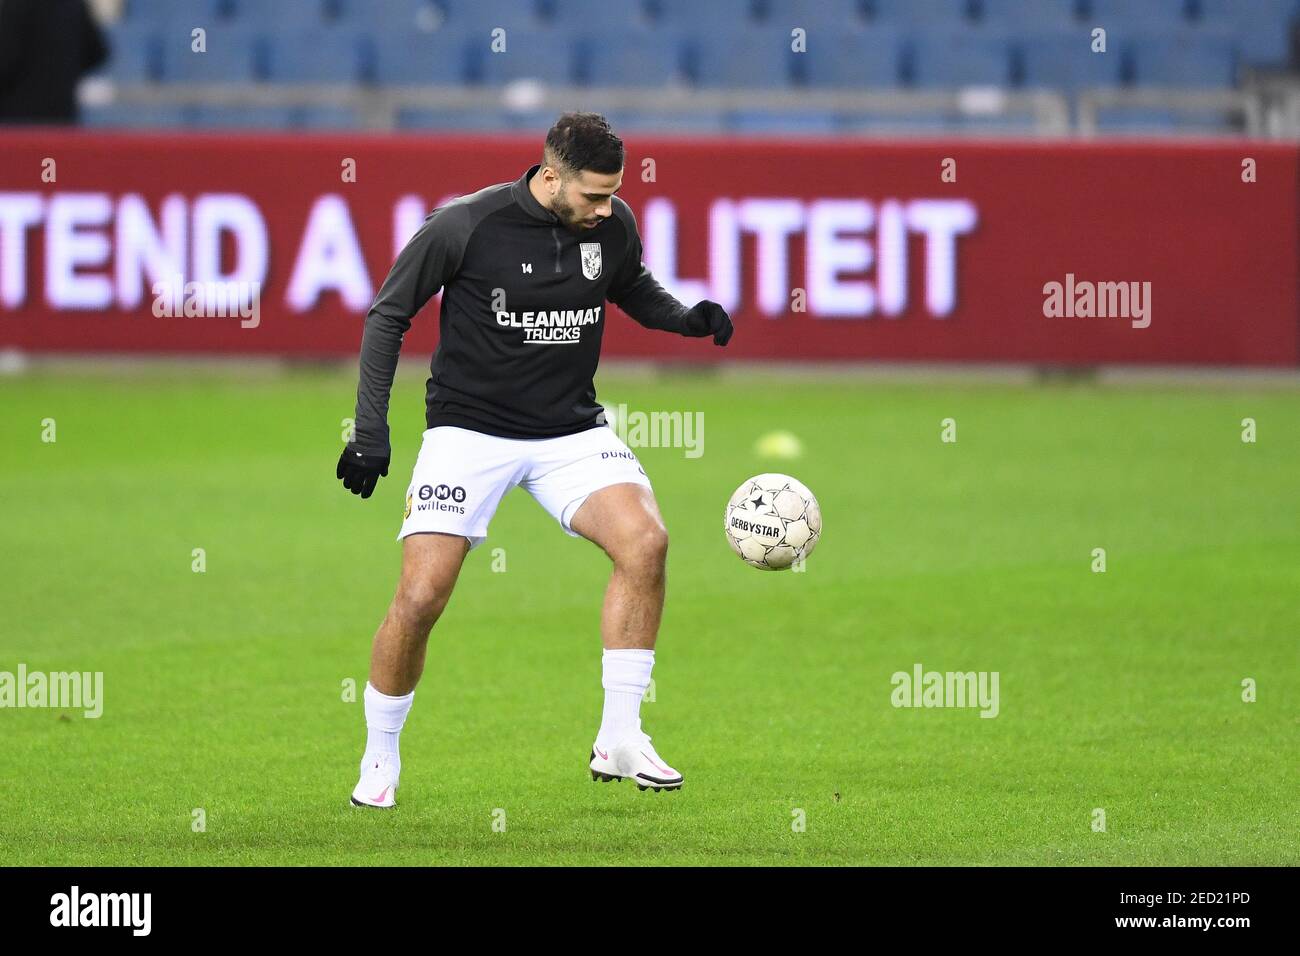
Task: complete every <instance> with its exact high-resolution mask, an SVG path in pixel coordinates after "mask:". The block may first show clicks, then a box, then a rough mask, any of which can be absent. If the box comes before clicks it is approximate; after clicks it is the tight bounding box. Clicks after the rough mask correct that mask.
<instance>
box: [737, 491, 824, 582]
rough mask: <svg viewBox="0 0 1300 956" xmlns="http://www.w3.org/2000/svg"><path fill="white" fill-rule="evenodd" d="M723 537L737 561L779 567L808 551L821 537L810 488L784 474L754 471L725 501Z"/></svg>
mask: <svg viewBox="0 0 1300 956" xmlns="http://www.w3.org/2000/svg"><path fill="white" fill-rule="evenodd" d="M725 527H726V532H727V542H728V543H729V544H730V545H731V550H732V551H735V552H736V554H738V555H740V557H741V560H743V561H744V562H745V563H746V564H751V565H753V566H754V567H756V568H762V569H763V570H764V571H784V570H785V569H786V568H788V567H790V565H792V564H794V563H795V562H796V561H798V560H800V559H801V558H806V557H807V556H808V555H810V554H812V550H813V548H815V547H817V541H818V539H820V538H821V536H822V510H821V507H820V506H819V505H818V504H817V499H816V498H814V497H813V493H812V492H811V491H809V490H808V488H807V487H806V486H805V485H804V484H803V483H802V482H800V481H796V480H795V479H794V478H791V477H790V476H789V475H776V474H765V475H755V476H754V477H753V478H750V479H749V480H748V481H746V482H744V483H743V484H742V485H741V486H740V487H739V488H737V489H736V493H735V494H734V495H732V496H731V500H730V501H728V502H727V515H726V526H725Z"/></svg>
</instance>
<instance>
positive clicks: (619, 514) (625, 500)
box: [569, 482, 668, 561]
mask: <svg viewBox="0 0 1300 956" xmlns="http://www.w3.org/2000/svg"><path fill="white" fill-rule="evenodd" d="M569 526H570V527H571V528H573V530H574V531H576V532H578V534H580V535H582V536H583V537H584V538H586V539H587V540H588V541H593V542H595V543H596V544H598V545H599V546H600V547H601V548H602V549H603V550H604V551H605V553H606V554H608V555H609V556H610V557H611V558H613V559H614V560H615V561H620V560H624V559H635V558H637V557H646V558H658V559H659V560H662V557H663V552H665V551H666V550H667V548H668V530H667V528H665V527H664V519H663V516H662V515H661V514H660V513H659V503H658V502H657V501H655V495H654V492H653V491H651V490H650V489H649V488H647V487H646V486H645V485H639V484H636V483H634V482H626V483H622V484H617V485H609V486H607V487H605V488H601V489H600V490H599V491H593V492H592V493H591V495H590V496H588V498H587V500H586V501H584V502H583V503H582V507H580V508H579V509H578V510H577V513H575V514H574V516H573V518H572V519H571V520H570V522H569Z"/></svg>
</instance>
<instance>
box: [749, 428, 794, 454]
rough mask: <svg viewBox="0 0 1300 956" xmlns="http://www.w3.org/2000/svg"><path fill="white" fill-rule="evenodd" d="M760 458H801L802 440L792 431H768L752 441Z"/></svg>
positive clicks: (755, 452)
mask: <svg viewBox="0 0 1300 956" xmlns="http://www.w3.org/2000/svg"><path fill="white" fill-rule="evenodd" d="M754 454H756V455H758V456H759V457H760V458H802V457H803V442H801V441H800V440H799V438H798V436H797V435H795V434H794V432H768V433H767V434H766V435H763V436H761V437H760V438H759V439H758V441H757V442H755V443H754Z"/></svg>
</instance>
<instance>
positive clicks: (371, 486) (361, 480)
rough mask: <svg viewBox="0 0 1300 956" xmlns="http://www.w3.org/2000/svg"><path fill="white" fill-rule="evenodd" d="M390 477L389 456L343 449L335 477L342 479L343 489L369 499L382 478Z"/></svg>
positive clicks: (335, 470)
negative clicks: (364, 453)
mask: <svg viewBox="0 0 1300 956" xmlns="http://www.w3.org/2000/svg"><path fill="white" fill-rule="evenodd" d="M387 476H388V456H387V455H383V456H380V455H363V454H362V453H361V452H359V451H350V450H348V449H347V448H344V449H343V454H341V455H340V456H339V466H338V468H336V469H334V477H335V478H338V479H341V480H342V482H343V487H344V488H346V489H347V490H348V491H350V492H352V493H353V494H354V495H360V496H361V497H362V498H369V497H370V493H371V492H372V491H374V490H375V485H376V484H378V482H379V479H380V478H386V477H387Z"/></svg>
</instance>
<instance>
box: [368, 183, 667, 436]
mask: <svg viewBox="0 0 1300 956" xmlns="http://www.w3.org/2000/svg"><path fill="white" fill-rule="evenodd" d="M539 168H540V166H533V167H531V168H530V169H529V170H528V171H527V172H526V173H524V174H523V175H522V176H520V177H519V179H517V180H515V181H514V182H513V183H498V184H497V185H494V186H488V187H486V188H484V189H480V190H479V191H478V192H476V193H473V194H471V195H468V196H462V197H460V198H459V199H456V200H454V201H452V202H449V203H447V204H446V205H445V206H440V207H438V208H437V209H435V210H434V211H433V213H432V214H430V215H429V217H428V218H427V219H425V221H424V224H423V225H422V226H421V227H420V229H419V230H418V231H417V232H416V234H415V236H414V237H412V239H411V240H410V242H408V243H407V244H406V247H405V248H404V249H403V250H402V252H401V253H400V254H399V255H398V257H397V261H396V262H395V263H394V264H393V268H392V271H391V272H389V274H388V278H387V279H386V280H385V281H384V284H383V287H382V288H380V290H379V294H378V295H377V296H376V297H375V301H374V304H373V305H372V306H371V307H370V312H369V314H368V315H367V316H366V323H365V332H364V334H363V335H362V341H361V379H360V384H359V385H358V387H357V411H356V431H355V438H354V440H353V441H352V442H351V443H350V444H349V446H348V447H349V449H350V450H352V451H359V452H362V453H364V454H373V455H385V456H387V455H389V454H390V449H389V441H388V398H389V393H390V391H391V389H392V384H393V373H394V371H395V370H396V368H397V357H398V352H399V351H400V350H401V347H402V336H403V335H404V334H405V333H406V330H407V329H409V328H410V327H411V318H412V317H413V316H414V315H415V314H416V312H418V311H419V310H420V309H421V308H422V307H423V306H424V304H425V303H426V302H428V301H429V299H430V298H432V297H433V295H434V294H435V293H436V292H437V291H438V290H439V289H440V288H441V289H442V290H443V296H442V315H441V318H440V320H439V341H438V349H437V351H436V352H435V353H434V356H433V361H432V363H431V365H430V376H429V381H428V386H427V390H426V394H425V422H426V427H428V428H434V427H436V426H439V425H457V426H460V427H461V428H468V429H472V430H474V431H479V432H485V433H487V434H489V435H498V436H501V437H504V438H553V437H556V436H559V435H569V434H573V433H575V432H580V431H583V430H585V429H588V428H592V427H595V426H596V425H598V424H599V422H598V421H597V418H596V416H597V415H598V414H599V413H600V406H599V405H597V404H596V388H595V385H594V384H593V378H594V377H595V374H596V365H597V363H598V362H599V360H600V338H601V332H602V331H603V329H604V327H605V301H606V300H607V299H608V300H609V301H610V302H613V303H615V304H616V305H618V306H619V307H620V308H621V309H623V311H625V312H626V313H627V314H628V315H630V316H631V317H632V318H633V319H635V320H636V321H637V322H639V323H640V324H641V325H644V326H646V327H648V328H652V329H663V330H666V331H671V332H677V333H679V334H685V325H686V315H687V313H688V311H689V309H688V308H687V306H685V305H683V304H682V303H681V302H680V301H678V300H677V299H676V298H674V297H673V296H672V295H670V294H669V293H668V292H667V291H666V290H665V289H664V288H663V287H662V286H661V285H660V284H659V282H658V281H657V280H656V279H655V278H654V276H653V275H651V273H650V270H648V269H647V268H645V266H644V265H642V263H641V237H640V235H639V234H638V232H637V227H636V219H635V218H634V217H633V215H632V210H631V209H629V208H628V205H627V203H625V202H624V201H623V200H621V199H619V198H618V197H617V196H615V197H613V199H612V203H613V214H612V215H610V216H609V217H608V218H606V219H605V220H604V221H603V222H601V223H600V224H599V225H597V226H593V227H591V228H590V229H587V230H585V231H583V232H582V233H574V232H570V231H569V229H567V228H566V227H565V226H564V225H563V223H562V222H561V221H560V219H559V218H558V217H557V216H556V215H555V213H553V212H551V211H550V210H549V209H547V208H546V207H544V206H543V205H542V204H541V203H539V202H538V201H537V199H536V197H535V196H533V194H532V193H531V192H530V191H529V188H528V182H529V180H530V179H531V178H532V176H533V175H534V174H535V173H536V172H537V170H538V169H539Z"/></svg>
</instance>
